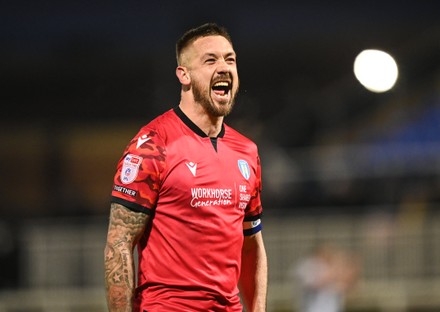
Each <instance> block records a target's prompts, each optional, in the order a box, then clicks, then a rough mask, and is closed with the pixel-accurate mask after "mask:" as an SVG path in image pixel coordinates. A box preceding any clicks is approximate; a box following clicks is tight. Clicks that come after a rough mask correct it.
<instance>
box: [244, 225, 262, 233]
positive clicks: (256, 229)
mask: <svg viewBox="0 0 440 312" xmlns="http://www.w3.org/2000/svg"><path fill="white" fill-rule="evenodd" d="M262 229H263V224H262V223H260V224H258V225H257V226H256V227H254V228H251V229H247V230H243V235H244V236H250V235H253V234H256V233H258V232H260V231H261V230H262Z"/></svg>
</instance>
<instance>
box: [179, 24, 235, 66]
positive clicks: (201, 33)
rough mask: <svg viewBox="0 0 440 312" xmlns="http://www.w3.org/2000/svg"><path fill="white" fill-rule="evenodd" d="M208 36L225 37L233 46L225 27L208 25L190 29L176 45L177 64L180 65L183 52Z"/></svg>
mask: <svg viewBox="0 0 440 312" xmlns="http://www.w3.org/2000/svg"><path fill="white" fill-rule="evenodd" d="M208 36H222V37H225V38H226V39H227V40H228V41H229V42H230V43H231V45H232V39H231V36H230V35H229V33H228V31H227V30H226V28H225V27H223V26H219V25H217V24H216V23H206V24H203V25H201V26H198V27H195V28H192V29H189V30H188V31H186V32H185V33H184V34H183V35H182V37H180V39H179V40H177V43H176V59H177V64H180V56H181V54H182V51H183V50H184V49H185V48H186V47H187V46H189V45H190V44H191V43H193V42H194V41H195V40H197V39H198V38H201V37H208Z"/></svg>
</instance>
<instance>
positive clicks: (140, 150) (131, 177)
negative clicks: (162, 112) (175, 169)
mask: <svg viewBox="0 0 440 312" xmlns="http://www.w3.org/2000/svg"><path fill="white" fill-rule="evenodd" d="M165 159H166V149H165V144H164V142H163V140H162V139H161V138H160V136H159V135H158V134H157V132H155V131H154V130H148V129H145V128H144V129H141V131H139V133H138V134H137V135H136V136H135V137H134V138H133V139H132V140H131V141H130V143H129V144H128V146H127V148H126V149H125V151H124V153H123V156H122V157H121V159H120V160H119V162H118V165H117V170H116V174H115V176H114V181H113V182H114V183H113V189H112V198H111V201H112V202H115V203H119V204H121V205H124V206H125V207H127V208H129V209H131V210H133V211H138V212H143V213H146V214H151V213H152V210H153V209H154V208H155V207H156V202H157V198H158V192H159V187H160V184H161V177H162V173H163V171H164V167H165Z"/></svg>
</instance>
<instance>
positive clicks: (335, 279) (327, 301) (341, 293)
mask: <svg viewBox="0 0 440 312" xmlns="http://www.w3.org/2000/svg"><path fill="white" fill-rule="evenodd" d="M359 269H360V267H359V261H358V259H357V258H356V257H355V255H353V254H351V253H349V252H347V251H345V250H342V249H339V248H337V247H335V246H333V245H331V244H329V243H324V244H320V245H319V246H317V248H316V249H314V250H313V252H312V254H311V255H309V256H307V257H306V258H305V259H303V260H302V261H301V262H300V263H299V264H298V265H297V266H296V267H295V271H294V273H295V278H296V280H297V281H299V283H300V289H301V294H300V300H299V301H300V302H299V303H300V305H299V311H300V312H342V311H344V306H345V298H346V295H347V293H348V292H349V291H350V290H351V289H353V287H354V286H355V284H356V282H357V280H358V277H359Z"/></svg>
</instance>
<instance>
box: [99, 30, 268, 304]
mask: <svg viewBox="0 0 440 312" xmlns="http://www.w3.org/2000/svg"><path fill="white" fill-rule="evenodd" d="M176 54H177V65H178V66H177V68H176V75H177V78H178V79H179V81H180V83H181V85H182V87H181V101H180V103H179V105H178V106H176V107H174V108H172V109H170V110H168V111H167V112H165V113H164V114H162V115H160V116H158V117H156V118H155V119H154V120H152V121H151V122H150V123H148V124H147V125H146V126H144V127H143V128H141V129H140V131H139V132H138V133H137V134H136V135H135V136H134V138H133V139H132V140H131V141H130V142H129V144H128V146H127V148H126V149H125V151H124V153H123V155H122V157H121V159H120V161H119V163H118V166H117V170H116V174H115V177H114V185H113V189H112V202H111V211H110V220H109V227H108V233H107V243H106V247H105V284H106V294H107V303H108V307H109V310H110V311H136V312H137V311H140V312H143V311H148V312H156V311H161V312H163V311H203V312H206V311H234V312H238V311H242V310H243V305H244V307H245V308H246V311H248V312H256V311H265V310H266V293H267V259H266V251H265V247H264V243H263V238H262V232H261V221H260V217H261V214H262V205H261V199H260V193H261V168H260V159H259V155H258V150H257V146H256V145H255V143H253V142H252V141H251V140H249V139H248V138H246V137H245V136H243V135H242V134H240V133H238V132H237V131H235V130H234V129H232V128H231V127H229V126H228V125H226V124H225V123H224V117H225V116H226V115H228V114H229V112H230V111H231V109H232V107H233V105H234V99H235V96H236V94H237V91H238V87H239V79H238V73H237V59H236V54H235V51H234V49H233V46H232V41H231V38H230V36H229V34H228V33H227V31H226V30H225V29H224V28H223V27H220V26H218V25H216V24H214V23H208V24H204V25H201V26H199V27H197V28H194V29H190V30H189V31H187V32H186V33H185V34H184V35H183V36H182V37H181V38H180V39H179V40H178V42H177V44H176ZM135 247H137V255H138V264H137V266H136V265H135V259H134V254H135V253H134V248H135ZM135 268H137V269H138V272H135ZM136 273H137V281H136V278H135V275H136Z"/></svg>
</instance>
